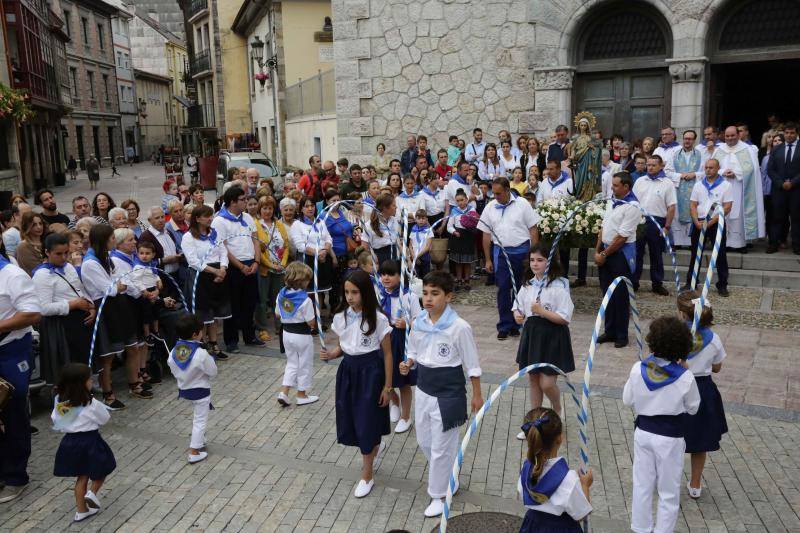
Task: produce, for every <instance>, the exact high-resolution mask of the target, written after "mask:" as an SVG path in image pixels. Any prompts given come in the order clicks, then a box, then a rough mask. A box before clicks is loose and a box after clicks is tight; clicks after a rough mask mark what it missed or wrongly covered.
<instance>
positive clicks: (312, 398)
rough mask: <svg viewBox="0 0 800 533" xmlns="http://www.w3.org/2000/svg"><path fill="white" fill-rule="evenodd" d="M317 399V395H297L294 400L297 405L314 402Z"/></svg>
mask: <svg viewBox="0 0 800 533" xmlns="http://www.w3.org/2000/svg"><path fill="white" fill-rule="evenodd" d="M317 400H319V396H306V397H305V398H301V397H299V396H298V397H297V398H295V402H297V405H308V404H310V403H314V402H316V401H317Z"/></svg>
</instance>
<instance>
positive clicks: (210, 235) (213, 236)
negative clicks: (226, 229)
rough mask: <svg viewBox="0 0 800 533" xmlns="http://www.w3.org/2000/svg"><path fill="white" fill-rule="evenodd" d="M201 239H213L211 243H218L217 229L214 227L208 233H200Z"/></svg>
mask: <svg viewBox="0 0 800 533" xmlns="http://www.w3.org/2000/svg"><path fill="white" fill-rule="evenodd" d="M200 240H201V241H211V244H216V243H217V230H215V229H214V228H211V231H210V232H208V235H203V234H202V233H201V234H200Z"/></svg>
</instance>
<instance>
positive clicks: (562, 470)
mask: <svg viewBox="0 0 800 533" xmlns="http://www.w3.org/2000/svg"><path fill="white" fill-rule="evenodd" d="M532 470H533V464H531V462H530V461H528V460H527V459H526V460H525V463H524V464H523V465H522V472H521V473H520V482H521V483H522V487H523V488H524V489H525V490H523V491H522V502H523V503H524V504H525V505H526V506H528V505H531V506H533V505H541V504H543V503H547V502H548V501H549V500H550V497H551V496H552V495H553V494H554V493H555V491H556V490H558V487H560V486H561V482H562V481H564V478H565V477H567V474H568V473H569V465H568V464H567V461H566V459H564V458H563V457H562V458H561V459H559V460H558V461H556V463H555V464H554V465H553V466H551V467H550V469H549V470H548V471H547V473H545V475H543V476H542V477H540V478H539V479H538V480H537V482H536V484H535V485H534V486H531V481H532V479H531V472H532Z"/></svg>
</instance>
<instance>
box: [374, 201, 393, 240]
mask: <svg viewBox="0 0 800 533" xmlns="http://www.w3.org/2000/svg"><path fill="white" fill-rule="evenodd" d="M392 202H394V196H392V195H391V194H389V193H383V194H380V195H379V196H378V198H377V199H376V200H375V208H374V209H373V210H372V214H370V217H369V225H370V226H371V227H372V231H374V232H375V235H377V236H378V237H383V232H382V231H381V221H380V212H381V211H383V210H384V209H387V208H388V207H389V206H391V205H392Z"/></svg>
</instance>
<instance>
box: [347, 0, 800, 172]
mask: <svg viewBox="0 0 800 533" xmlns="http://www.w3.org/2000/svg"><path fill="white" fill-rule="evenodd" d="M333 16H334V38H335V41H334V48H335V55H336V98H337V109H336V111H337V122H338V125H337V128H338V136H339V154H340V155H341V156H347V157H350V158H351V159H353V158H354V157H355V158H356V160H358V159H359V156H368V155H371V154H373V153H374V150H375V145H376V143H377V142H379V141H383V140H386V141H388V142H387V144H388V147H387V148H388V150H389V151H390V152H391V153H399V152H400V150H401V149H402V145H403V144H404V142H405V141H404V139H405V136H406V135H407V134H409V133H425V134H427V135H428V136H429V137H431V136H432V137H433V139H434V140H433V145H434V146H445V145H446V144H447V137H448V135H449V134H457V135H460V136H464V137H466V138H467V139H469V138H471V130H472V129H473V128H474V127H476V126H477V127H481V128H483V129H484V130H485V131H486V132H487V133H488V135H489V137H490V138H496V136H497V133H498V132H499V131H500V130H501V129H508V130H510V131H511V132H512V133H513V134H515V135H516V134H521V133H535V134H537V135H541V136H548V135H549V134H550V132H552V131H553V129H554V127H555V126H556V125H558V124H571V123H572V120H571V117H572V116H574V114H575V113H576V112H577V111H580V110H584V109H587V110H589V111H592V112H594V113H595V114H596V115H597V117H598V123H599V127H600V129H601V130H602V131H603V134H604V135H605V136H606V137H610V136H611V134H612V133H616V132H618V133H621V134H622V135H624V136H625V138H626V139H637V138H641V137H643V136H645V135H658V130H659V128H660V127H661V126H662V125H666V124H671V125H672V126H674V127H675V128H676V129H679V130H682V129H685V128H694V129H700V128H702V127H703V126H705V125H709V124H714V125H726V124H730V123H732V122H735V121H741V122H745V123H748V124H749V125H750V129H751V132H753V134H754V135H753V136H754V138H757V137H758V136H760V131H761V130H763V129H764V128H765V127H766V118H767V115H768V114H770V113H777V114H778V115H779V116H780V117H781V118H796V115H797V114H798V109H800V105H798V104H800V102H799V101H798V97H797V92H796V90H795V88H794V87H793V84H791V83H780V81H781V80H790V79H797V74H798V73H799V72H800V34H799V33H798V32H797V31H796V28H797V27H800V26H798V24H800V2H798V1H797V0H758V1H756V0H628V1H618V0H562V1H560V2H546V1H542V0H497V1H493V2H485V1H479V0H429V1H427V2H419V1H412V2H407V1H402V2H400V1H395V0H389V1H383V0H333ZM360 159H365V157H361V158H360Z"/></svg>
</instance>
